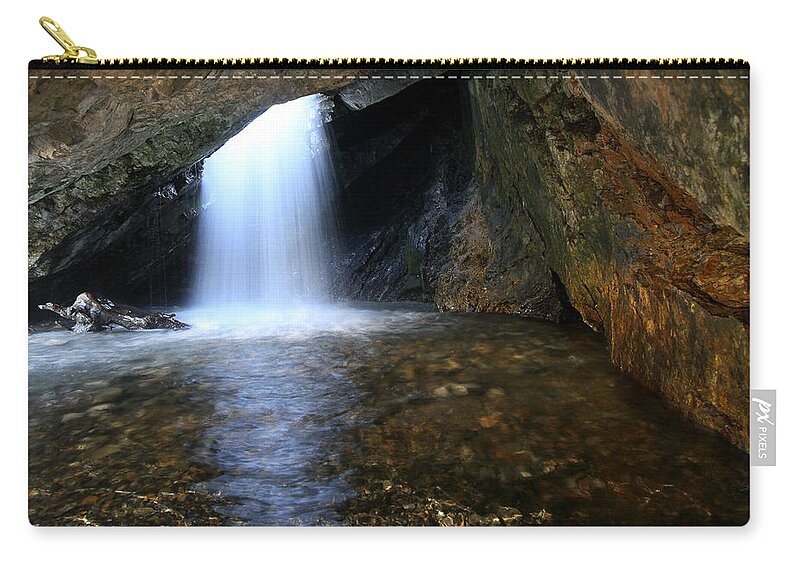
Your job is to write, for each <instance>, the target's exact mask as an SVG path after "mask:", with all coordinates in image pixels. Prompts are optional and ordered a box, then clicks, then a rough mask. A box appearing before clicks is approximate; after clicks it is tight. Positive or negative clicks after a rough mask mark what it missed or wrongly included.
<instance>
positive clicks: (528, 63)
mask: <svg viewBox="0 0 800 570" xmlns="http://www.w3.org/2000/svg"><path fill="white" fill-rule="evenodd" d="M39 23H40V24H41V26H42V27H43V28H44V29H45V31H47V33H48V34H50V36H51V37H52V38H53V39H54V40H55V41H56V42H58V44H59V45H60V46H61V47H62V48H64V53H63V54H61V55H47V56H44V57H43V58H42V59H40V60H33V61H31V62H30V66H29V67H30V68H31V69H37V68H51V67H59V68H69V67H71V66H77V67H80V66H82V65H90V66H93V67H94V66H98V67H103V68H115V67H117V68H125V69H130V68H150V69H158V68H160V69H176V68H177V69H184V68H217V67H225V68H241V69H248V68H272V69H276V68H286V69H301V68H312V69H359V68H370V69H375V68H382V67H383V68H391V69H398V68H421V67H433V68H447V69H466V68H469V69H489V68H507V69H512V68H516V69H523V68H524V69H623V68H624V69H632V68H637V69H742V68H745V69H749V68H750V64H749V63H748V62H747V61H745V60H743V59H722V58H674V59H637V58H632V59H628V58H588V59H512V58H438V59H393V58H390V59H386V58H371V57H370V58H367V57H356V58H327V59H325V58H323V59H289V58H263V57H258V58H253V57H251V58H220V59H175V58H150V57H147V58H116V59H99V58H98V57H97V53H95V51H94V50H93V49H91V48H87V47H82V46H78V45H76V44H75V42H73V41H72V40H71V39H70V37H69V36H68V35H67V33H66V32H65V31H64V29H63V28H62V27H61V26H59V25H58V24H57V23H56V22H55V21H54V20H53V19H52V18H48V17H46V16H43V17H42V18H40V19H39Z"/></svg>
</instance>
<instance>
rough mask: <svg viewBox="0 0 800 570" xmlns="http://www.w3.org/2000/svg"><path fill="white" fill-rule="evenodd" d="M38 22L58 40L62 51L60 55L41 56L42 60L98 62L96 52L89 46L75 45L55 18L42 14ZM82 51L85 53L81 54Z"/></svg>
mask: <svg viewBox="0 0 800 570" xmlns="http://www.w3.org/2000/svg"><path fill="white" fill-rule="evenodd" d="M39 24H41V26H42V27H43V28H44V29H45V31H46V32H47V33H48V34H50V37H52V38H53V39H54V40H56V41H57V42H58V45H60V46H61V47H62V48H64V53H63V54H61V55H46V56H44V57H43V58H42V60H43V61H55V62H57V63H98V59H97V53H95V51H94V50H93V49H91V48H87V47H82V46H78V45H75V42H73V41H72V40H71V39H70V37H69V36H68V35H67V32H65V31H64V29H63V28H62V27H61V26H59V25H58V24H57V23H56V22H55V20H53V19H52V18H48V17H47V16H42V17H41V18H39ZM81 52H83V53H84V54H85V55H81Z"/></svg>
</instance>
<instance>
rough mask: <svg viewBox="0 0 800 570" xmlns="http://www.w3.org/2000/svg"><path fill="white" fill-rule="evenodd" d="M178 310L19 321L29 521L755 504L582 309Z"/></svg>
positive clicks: (597, 514) (625, 512)
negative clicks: (246, 319) (544, 315)
mask: <svg viewBox="0 0 800 570" xmlns="http://www.w3.org/2000/svg"><path fill="white" fill-rule="evenodd" d="M178 316H179V318H183V319H186V320H188V321H191V322H193V323H199V324H198V325H196V326H195V327H193V328H192V329H188V330H180V331H139V332H127V331H112V332H110V333H103V334H96V335H74V334H71V333H69V332H48V333H39V334H32V335H30V336H29V358H30V361H29V362H30V388H29V457H30V467H29V476H30V503H29V504H30V519H31V521H32V522H33V523H34V524H38V525H162V524H166V525H218V524H226V525H231V524H241V525H292V524H306V525H340V524H346V525H445V526H449V525H456V526H460V525H539V524H556V525H564V524H567V525H583V524H592V525H597V524H600V525H606V524H616V525H643V524H660V525H673V524H683V525H685V524H693V525H712V524H714V525H720V524H722V525H738V524H744V523H745V522H746V521H747V519H748V509H749V475H748V469H749V467H748V456H747V455H746V454H745V453H744V452H741V451H739V450H738V449H736V447H734V446H732V445H731V444H729V443H728V442H726V441H724V440H723V439H722V438H721V437H720V436H719V435H718V434H716V433H714V432H713V431H711V430H709V429H706V428H703V427H700V426H698V425H696V424H695V423H692V422H690V421H689V420H687V419H686V418H685V417H683V416H681V414H680V413H678V412H677V411H675V410H674V409H673V408H671V407H670V406H669V405H667V404H666V403H665V402H664V401H663V400H662V399H661V398H659V397H657V396H656V395H654V394H653V393H651V392H649V391H647V390H646V389H645V388H643V387H642V386H641V385H639V384H638V383H637V382H635V381H634V380H632V379H630V378H629V377H627V376H625V375H624V374H622V373H621V372H619V370H618V369H617V368H616V367H615V366H613V365H612V364H611V363H610V361H609V355H608V351H607V348H606V346H605V344H604V342H603V338H602V336H601V335H598V334H597V333H595V332H592V331H591V330H589V329H588V328H586V327H585V326H583V325H579V324H566V325H565V324H562V325H556V324H553V323H548V322H545V321H540V320H535V319H530V318H522V317H515V316H508V315H486V314H456V313H439V312H436V311H434V310H432V307H431V306H429V305H421V304H400V305H398V304H380V305H376V304H361V305H357V306H352V305H334V306H331V307H328V309H327V310H326V312H322V311H318V312H315V313H314V314H313V315H308V314H306V315H297V316H296V318H294V319H289V320H288V321H286V320H284V321H283V323H284V324H281V323H277V322H273V323H272V325H270V326H264V324H263V323H264V322H266V321H265V320H264V319H263V318H262V319H254V320H253V321H252V323H251V324H250V326H244V327H243V326H239V327H237V328H236V329H225V328H219V327H215V326H213V325H210V324H204V323H203V322H202V319H198V318H197V316H196V315H195V316H193V315H191V314H188V315H187V314H186V313H185V312H181V311H179V312H178ZM265 317H266V316H265ZM87 355H89V357H87Z"/></svg>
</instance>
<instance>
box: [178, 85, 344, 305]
mask: <svg viewBox="0 0 800 570" xmlns="http://www.w3.org/2000/svg"><path fill="white" fill-rule="evenodd" d="M321 101H322V96H320V95H312V96H309V97H303V98H301V99H296V100H294V101H290V102H289V103H285V104H283V105H275V106H273V107H270V108H269V109H268V110H267V111H266V112H265V113H264V114H263V115H261V116H260V117H258V118H257V119H256V120H254V121H253V122H252V123H250V124H249V125H248V126H247V127H245V128H244V130H242V131H241V132H240V133H239V134H238V135H236V136H235V137H233V138H232V139H231V140H229V141H228V142H227V143H225V145H224V146H223V147H222V148H221V149H219V150H218V151H217V152H216V153H214V154H213V155H212V156H211V157H210V158H209V159H208V160H206V161H205V164H204V167H203V182H202V187H201V200H202V203H203V212H202V215H201V216H200V228H199V234H198V235H199V245H198V258H199V262H198V268H197V272H196V275H195V288H194V289H195V293H194V299H193V301H192V304H193V305H195V306H202V307H212V308H215V309H219V308H220V307H227V309H226V310H225V311H219V310H216V314H217V315H218V316H219V315H220V314H222V313H227V314H228V315H230V316H232V317H233V318H238V317H239V316H240V315H241V314H247V313H248V311H247V310H244V311H242V310H241V309H242V308H243V307H250V308H252V307H260V308H263V307H285V306H287V305H288V304H292V305H300V304H303V303H307V302H309V301H313V302H317V303H318V302H321V301H324V300H325V299H326V298H327V293H328V285H329V284H328V272H327V264H328V261H327V259H328V258H329V256H330V255H329V250H330V248H331V241H332V237H333V236H332V234H333V229H334V228H335V224H334V223H333V219H334V216H333V204H332V203H333V198H334V177H333V169H332V165H331V159H330V146H329V142H328V139H327V137H326V132H325V128H324V121H323V116H322V114H323V113H322V106H321V104H320V103H321Z"/></svg>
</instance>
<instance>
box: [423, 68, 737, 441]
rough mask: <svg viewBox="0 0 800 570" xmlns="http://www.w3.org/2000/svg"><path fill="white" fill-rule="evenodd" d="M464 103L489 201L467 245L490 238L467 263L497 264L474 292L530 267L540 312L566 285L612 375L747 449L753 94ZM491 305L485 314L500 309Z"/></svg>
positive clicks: (582, 89) (677, 88)
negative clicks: (516, 260)
mask: <svg viewBox="0 0 800 570" xmlns="http://www.w3.org/2000/svg"><path fill="white" fill-rule="evenodd" d="M470 89H471V94H472V100H473V102H474V107H473V110H474V125H475V127H474V128H475V133H476V134H475V141H476V145H477V155H476V176H477V177H478V179H479V184H480V186H481V188H482V192H481V198H480V201H479V202H478V204H477V206H476V208H475V209H474V210H473V213H472V215H471V217H470V218H468V219H465V220H463V224H462V226H463V227H462V230H461V232H462V234H463V235H464V237H465V238H467V239H468V238H469V236H476V235H477V236H480V235H481V234H485V235H486V238H485V239H483V240H481V239H480V238H478V239H477V243H478V244H479V246H475V247H474V248H473V249H474V250H475V251H479V252H481V251H486V252H492V253H493V255H494V257H493V258H492V256H491V255H488V253H487V254H484V253H482V254H481V255H478V256H473V257H472V259H471V261H466V262H465V264H466V265H467V267H470V268H471V270H470V271H469V273H470V275H471V276H472V279H473V281H475V280H477V283H473V284H472V285H471V288H472V289H476V288H477V289H480V288H481V287H482V286H483V287H486V286H485V285H484V283H485V282H487V281H488V282H489V283H490V284H491V282H492V281H493V280H492V278H491V272H490V270H491V268H492V262H488V263H487V262H483V263H481V262H478V263H476V260H479V259H485V260H487V261H488V260H489V259H493V260H494V263H495V264H496V259H497V257H498V255H500V256H502V255H503V253H498V252H505V255H508V254H509V253H510V252H512V251H518V252H523V253H524V257H523V258H522V259H523V260H524V262H525V263H526V265H525V269H524V271H523V274H522V276H521V278H520V284H521V285H520V286H527V287H531V286H532V284H537V283H538V284H539V286H538V287H539V291H540V292H541V294H540V295H539V296H538V297H536V298H537V299H541V301H542V303H546V301H547V299H548V298H550V296H551V291H549V290H548V288H547V282H548V279H550V278H552V283H553V285H554V287H556V288H557V283H558V282H560V283H561V284H563V287H564V289H565V291H566V294H567V296H568V297H569V301H570V303H571V304H572V306H573V307H574V308H575V309H577V311H578V312H579V313H580V315H581V317H582V318H583V320H584V321H585V322H586V323H588V324H589V325H591V326H592V327H593V328H595V329H596V330H599V331H603V332H604V334H605V336H606V338H607V340H608V342H609V345H610V349H611V357H612V359H613V361H614V362H615V363H616V364H618V365H619V366H620V367H621V368H622V369H623V370H625V371H626V372H628V373H630V374H631V375H632V376H634V377H635V378H637V379H639V380H640V381H642V382H643V383H645V384H646V385H648V386H650V387H651V388H653V389H654V390H657V391H659V392H661V393H662V394H664V395H665V396H666V397H667V398H668V399H669V400H670V401H672V402H673V403H674V404H675V405H677V406H678V407H679V408H680V409H682V410H684V411H685V412H686V413H687V414H689V415H690V416H692V417H694V418H695V419H697V420H699V421H700V422H701V423H703V424H705V425H707V426H710V427H712V428H713V429H715V430H717V431H719V432H720V433H722V434H723V435H724V436H725V437H726V438H728V439H729V440H730V441H732V442H733V443H735V444H736V445H738V446H740V447H742V448H746V447H747V442H748V425H747V402H748V395H747V394H748V388H749V340H748V339H749V327H748V322H749V319H748V314H749V287H748V283H749V237H748V219H749V216H748V201H749V199H748V197H749V190H748V167H749V156H748V136H749V132H748V129H749V121H748V85H747V82H745V81H734V80H729V81H725V80H720V81H702V82H701V81H696V82H687V81H683V82H678V81H675V82H668V81H663V82H655V81H649V82H648V81H636V80H627V81H620V80H617V81H615V80H612V79H609V80H599V79H593V80H582V79H561V80H554V81H506V82H501V81H496V82H477V81H476V82H471V85H470ZM464 241H465V240H456V243H459V244H462V245H459V248H461V249H464V245H463V243H464ZM455 254H456V256H462V257H463V255H462V254H461V252H460V251H457V252H455ZM476 265H477V266H478V267H477V268H476ZM481 265H483V266H485V267H486V272H485V275H487V276H488V277H486V278H482V274H481V271H480V269H479V267H480V266H481ZM442 279H443V280H447V278H445V277H443V278H442ZM462 281H463V280H462ZM523 283H524V284H525V285H522V284H523ZM486 290H487V291H489V292H491V291H492V289H491V285H489V286H488V287H487V288H486ZM469 294H470V293H469V290H465V289H464V288H463V287H459V286H456V287H452V288H449V289H444V290H442V291H440V292H439V295H438V296H437V302H439V304H440V305H442V306H446V307H447V306H453V307H455V308H460V306H461V305H463V301H462V299H463V298H464V296H465V295H469ZM489 295H490V297H491V299H490V300H489V301H488V302H489V303H490V304H491V303H493V304H500V303H502V302H503V300H504V299H505V298H506V296H503V295H500V296H499V297H497V296H496V294H494V293H489ZM537 312H538V313H539V314H540V315H541V316H545V317H548V316H549V315H548V313H547V310H546V309H545V310H537Z"/></svg>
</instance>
